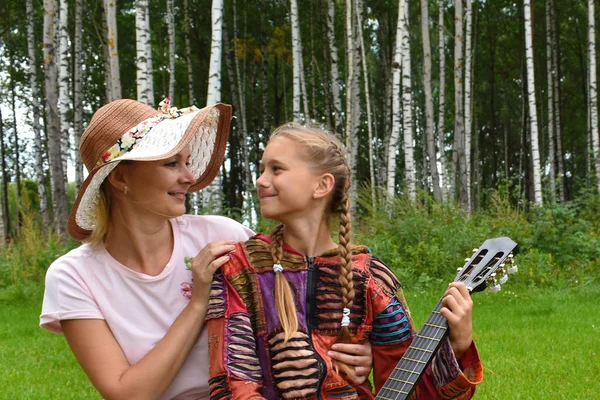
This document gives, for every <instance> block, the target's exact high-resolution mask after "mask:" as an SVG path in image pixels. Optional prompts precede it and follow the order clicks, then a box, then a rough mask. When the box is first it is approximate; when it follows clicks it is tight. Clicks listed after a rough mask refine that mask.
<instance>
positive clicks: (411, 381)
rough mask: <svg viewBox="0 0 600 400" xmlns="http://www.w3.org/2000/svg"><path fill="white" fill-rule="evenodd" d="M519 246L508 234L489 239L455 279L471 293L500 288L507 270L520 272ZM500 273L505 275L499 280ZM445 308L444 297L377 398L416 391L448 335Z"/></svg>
mask: <svg viewBox="0 0 600 400" xmlns="http://www.w3.org/2000/svg"><path fill="white" fill-rule="evenodd" d="M516 246H517V244H516V243H515V242H513V241H512V240H511V239H510V238H508V237H500V238H496V239H488V240H486V241H485V242H484V243H483V244H482V245H481V247H479V249H475V250H474V253H473V256H472V257H471V258H469V259H466V260H465V265H464V266H463V267H462V268H459V270H458V274H457V275H456V278H455V279H454V281H455V282H463V283H464V284H465V285H466V286H467V289H468V290H469V291H470V292H478V291H481V290H484V289H485V288H486V286H490V290H491V291H493V292H496V291H498V290H500V284H502V283H504V282H506V280H507V279H508V276H507V273H514V272H516V271H517V266H516V265H513V259H512V254H511V252H512V251H513V250H514V249H515V247H516ZM497 275H500V276H501V277H500V278H499V279H497V278H496V276H497ZM441 308H442V301H441V299H440V301H438V303H437V305H436V306H435V308H434V309H433V312H432V313H431V314H430V315H429V317H428V318H427V320H426V321H425V323H424V324H423V328H422V329H421V330H420V331H419V332H418V333H417V334H416V335H415V337H414V338H413V341H412V343H411V345H410V347H409V348H408V349H407V350H406V353H404V356H403V357H402V359H401V360H400V362H399V363H398V365H397V366H396V368H394V370H393V371H392V373H391V374H390V376H389V377H388V379H387V380H386V382H385V383H384V385H383V386H382V388H381V390H380V391H379V393H378V394H377V397H376V399H381V400H404V399H408V398H409V396H410V395H411V394H412V393H413V391H414V389H415V388H416V386H417V384H418V383H419V380H420V379H421V377H422V376H423V373H424V372H425V369H426V368H427V366H428V365H429V363H430V362H431V360H432V359H433V356H434V355H435V353H436V352H437V350H438V349H439V347H440V345H441V342H442V340H443V339H444V337H445V336H446V335H447V334H448V322H447V321H446V319H445V318H444V317H442V315H441V314H440V312H439V311H440V310H441Z"/></svg>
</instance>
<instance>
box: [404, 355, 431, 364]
mask: <svg viewBox="0 0 600 400" xmlns="http://www.w3.org/2000/svg"><path fill="white" fill-rule="evenodd" d="M404 359H405V360H408V361H412V362H416V363H419V364H426V363H425V361H422V360H415V359H414V358H410V357H406V356H405V357H404Z"/></svg>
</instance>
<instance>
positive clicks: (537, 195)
mask: <svg viewBox="0 0 600 400" xmlns="http://www.w3.org/2000/svg"><path fill="white" fill-rule="evenodd" d="M523 5H524V7H523V9H524V13H525V18H524V19H525V58H526V61H527V95H528V97H529V122H530V126H531V158H532V161H533V175H532V177H533V194H534V202H535V204H536V205H540V206H541V205H542V204H543V199H542V180H541V174H540V152H539V146H538V121H537V107H536V99H535V75H534V65H533V43H532V42H533V40H532V34H531V0H524V4H523Z"/></svg>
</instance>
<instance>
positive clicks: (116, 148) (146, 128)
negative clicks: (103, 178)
mask: <svg viewBox="0 0 600 400" xmlns="http://www.w3.org/2000/svg"><path fill="white" fill-rule="evenodd" d="M158 111H160V112H161V114H158V115H156V116H154V117H150V118H148V119H146V120H144V121H142V122H140V123H139V124H137V125H136V126H134V127H133V128H131V129H130V130H129V131H127V132H126V133H125V134H124V135H123V136H121V137H120V138H119V139H117V142H116V143H115V144H114V145H113V146H112V147H111V148H109V149H108V150H106V152H104V154H102V156H100V159H99V160H98V163H97V165H104V164H106V163H108V162H110V161H112V160H114V159H115V158H118V157H121V156H122V155H123V154H125V153H128V152H130V151H131V150H133V148H134V147H135V145H136V144H137V143H138V142H139V141H140V140H142V139H143V138H144V136H146V135H147V134H148V132H150V131H151V130H152V128H154V127H155V126H156V125H158V124H159V123H161V122H162V121H164V120H165V119H175V118H179V117H181V116H182V115H184V114H188V113H191V112H195V111H198V108H197V107H196V106H190V107H186V108H182V109H178V108H177V107H171V99H169V98H168V97H165V99H164V100H163V101H161V102H160V104H159V105H158Z"/></svg>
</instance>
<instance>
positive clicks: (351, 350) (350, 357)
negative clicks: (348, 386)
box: [327, 341, 373, 385]
mask: <svg viewBox="0 0 600 400" xmlns="http://www.w3.org/2000/svg"><path fill="white" fill-rule="evenodd" d="M327 354H328V355H329V356H330V357H331V358H333V359H334V360H337V361H341V362H343V363H344V364H346V365H348V366H350V367H352V368H354V374H353V376H349V378H350V379H351V380H352V381H353V382H354V383H356V384H357V385H360V384H362V383H363V382H364V381H365V380H366V379H367V378H368V377H369V373H370V372H371V368H373V352H372V350H371V343H370V342H369V341H365V342H363V343H357V344H350V343H335V344H334V345H333V346H331V350H329V351H328V352H327Z"/></svg>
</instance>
